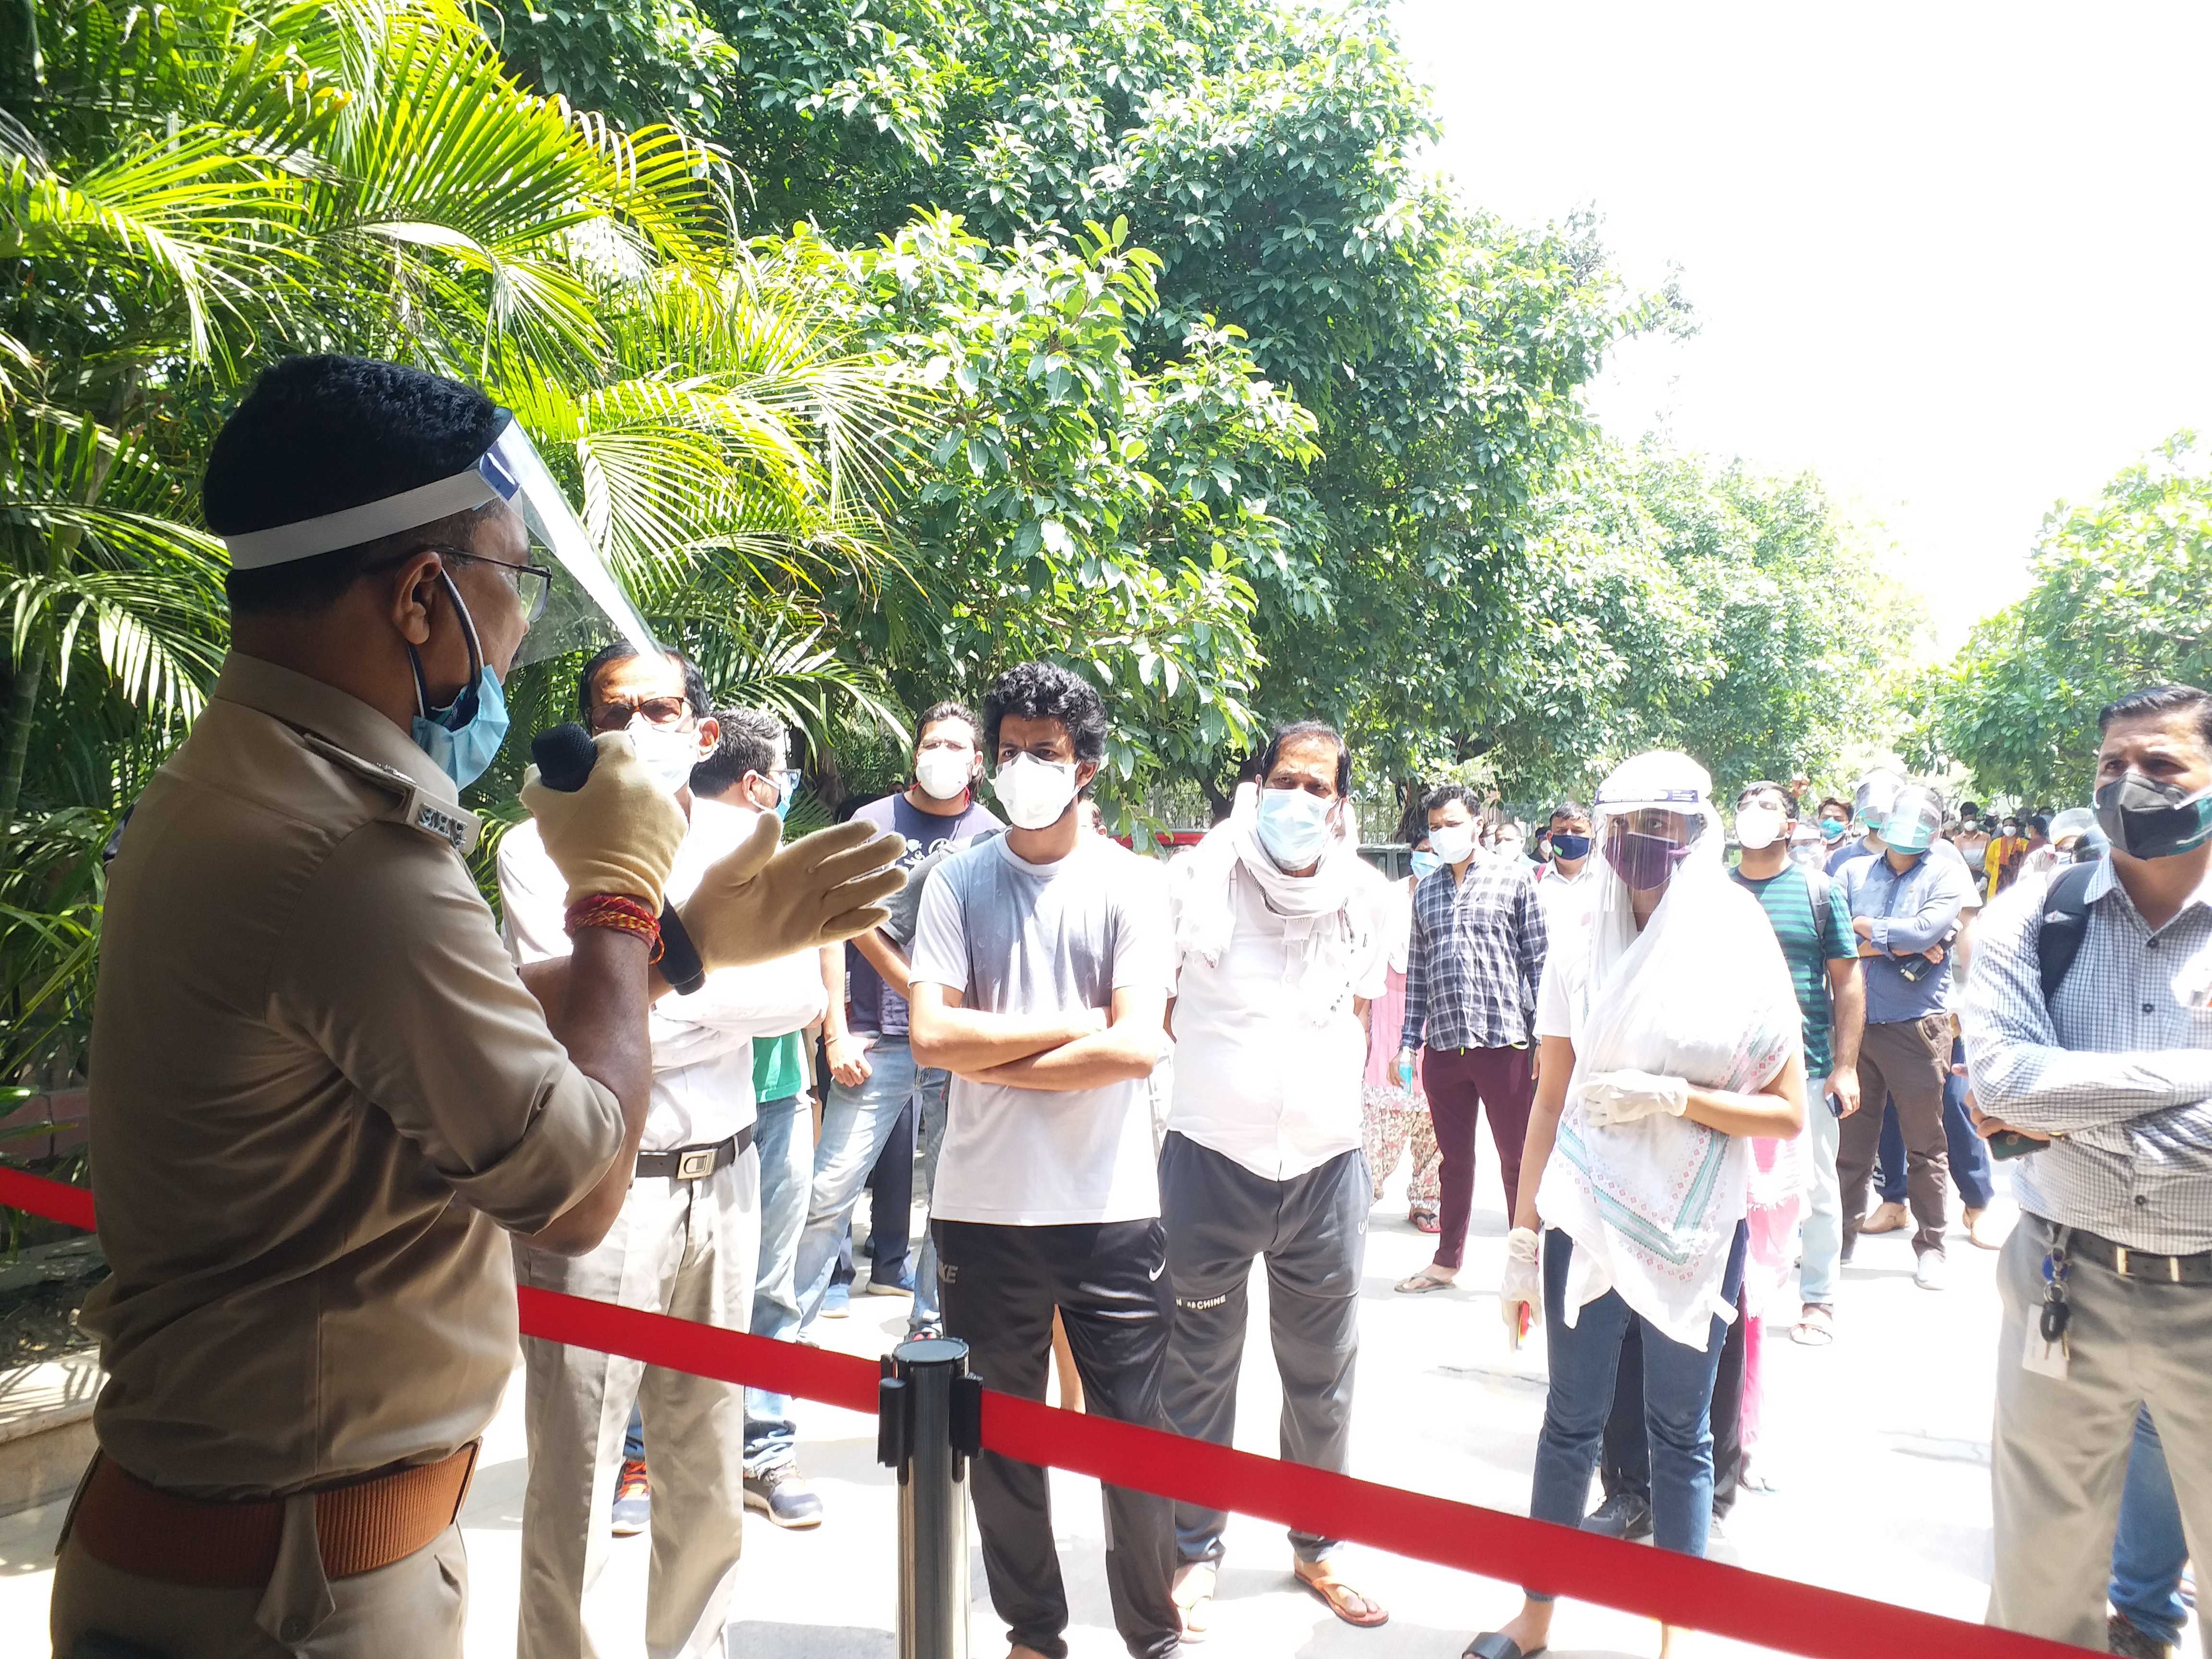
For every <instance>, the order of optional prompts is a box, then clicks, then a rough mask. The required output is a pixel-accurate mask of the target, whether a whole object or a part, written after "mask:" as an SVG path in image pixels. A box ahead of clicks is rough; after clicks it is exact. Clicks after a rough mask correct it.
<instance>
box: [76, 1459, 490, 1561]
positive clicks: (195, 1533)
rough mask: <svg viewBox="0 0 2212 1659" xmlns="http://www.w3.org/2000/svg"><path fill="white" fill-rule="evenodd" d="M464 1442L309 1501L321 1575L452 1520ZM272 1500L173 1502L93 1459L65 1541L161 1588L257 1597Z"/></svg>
mask: <svg viewBox="0 0 2212 1659" xmlns="http://www.w3.org/2000/svg"><path fill="white" fill-rule="evenodd" d="M476 1464H477V1446H476V1444H475V1443H471V1444H469V1445H466V1446H464V1447H462V1448H461V1449H460V1450H459V1451H457V1452H455V1453H454V1454H453V1455H452V1456H451V1457H448V1458H447V1459H446V1460H445V1461H444V1462H440V1463H420V1464H416V1465H415V1466H413V1467H411V1468H401V1469H393V1470H391V1471H389V1472H388V1473H386V1474H377V1475H371V1476H370V1477H369V1478H368V1479H367V1480H356V1481H354V1482H352V1483H351V1484H349V1485H347V1486H332V1487H330V1488H328V1489H327V1490H325V1491H322V1492H317V1493H315V1495H314V1498H315V1539H316V1541H317V1543H318V1544H319V1545H320V1547H321V1554H322V1558H323V1572H324V1575H325V1577H330V1578H351V1577H356V1576H357V1575H359V1574H361V1573H364V1572H374V1571H376V1570H377V1569H378V1568H379V1567H388V1566H390V1565H392V1563H393V1562H394V1561H401V1560H404V1559H406V1558H407V1557H409V1556H410V1555H412V1554H414V1553H415V1552H416V1551H417V1550H419V1549H421V1548H422V1547H424V1546H425V1545H427V1544H428V1543H430V1542H431V1541H433V1540H435V1538H436V1537H437V1536H438V1534H441V1533H442V1532H444V1531H445V1530H446V1528H448V1527H450V1526H452V1525H453V1522H454V1521H455V1519H456V1518H457V1517H458V1516H459V1515H460V1512H461V1502H462V1500H463V1499H464V1498H466V1497H467V1496H468V1491H469V1477H470V1475H471V1474H473V1473H474V1472H475V1469H476ZM285 1501H286V1500H284V1499H283V1498H252V1499H248V1500H247V1501H246V1502H244V1503H238V1504H217V1503H210V1502H208V1501H206V1500H205V1499H203V1498H180V1497H179V1496H178V1495H177V1494H176V1493H174V1492H163V1491H162V1490H161V1488H160V1487H159V1486H148V1485H147V1484H146V1483H145V1482H144V1481H143V1480H140V1479H139V1478H138V1477H137V1475H135V1474H131V1472H130V1471H129V1470H128V1469H125V1468H124V1467H123V1466H122V1465H121V1464H119V1463H118V1462H114V1461H113V1460H112V1459H111V1458H108V1457H106V1456H104V1455H95V1457H94V1460H93V1466H92V1469H91V1471H90V1473H89V1474H87V1475H86V1477H85V1482H84V1491H83V1492H82V1493H81V1494H80V1495H79V1497H78V1498H77V1501H76V1512H75V1513H74V1514H73V1515H71V1516H70V1522H69V1532H70V1537H72V1538H74V1539H75V1540H76V1541H77V1542H78V1543H79V1544H80V1545H82V1547H83V1548H84V1552H85V1553H86V1554H88V1555H89V1556H91V1557H92V1558H93V1559H94V1560H96V1561H101V1562H105V1563H106V1565H109V1566H111V1567H113V1568H114V1569H115V1570H116V1571H118V1572H127V1573H131V1574H132V1575H134V1576H136V1577H140V1578H154V1579H159V1580H160V1581H161V1582H162V1583H168V1584H196V1585H199V1586H201V1587H203V1588H206V1589H258V1588H259V1587H261V1586H262V1585H264V1584H266V1583H268V1582H269V1579H270V1575H271V1574H273V1573H274V1572H275V1571H276V1547H277V1545H278V1543H279V1542H280V1541H282V1539H283V1531H284V1504H285Z"/></svg>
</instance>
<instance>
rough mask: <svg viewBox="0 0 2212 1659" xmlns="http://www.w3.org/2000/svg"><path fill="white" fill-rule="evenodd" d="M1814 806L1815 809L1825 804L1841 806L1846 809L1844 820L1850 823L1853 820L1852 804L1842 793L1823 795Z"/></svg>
mask: <svg viewBox="0 0 2212 1659" xmlns="http://www.w3.org/2000/svg"><path fill="white" fill-rule="evenodd" d="M1823 806H1840V807H1842V808H1843V809H1844V823H1850V821H1851V804H1850V802H1849V801H1847V800H1845V799H1844V798H1843V797H1842V796H1841V795H1823V796H1821V797H1820V799H1819V800H1817V801H1815V802H1814V809H1815V810H1818V809H1819V808H1820V807H1823Z"/></svg>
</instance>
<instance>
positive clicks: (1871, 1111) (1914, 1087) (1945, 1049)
mask: <svg viewBox="0 0 2212 1659" xmlns="http://www.w3.org/2000/svg"><path fill="white" fill-rule="evenodd" d="M1950 1075H1951V1017H1950V1016H1949V1015H1948V1014H1927V1015H1924V1016H1923V1017H1922V1018H1918V1019H1899V1020H1890V1021H1886V1022H1885V1023H1883V1024H1880V1025H1869V1026H1868V1027H1867V1028H1866V1035H1865V1036H1863V1037H1862V1038H1861V1039H1860V1040H1859V1109H1858V1110H1857V1111H1856V1112H1853V1113H1852V1114H1851V1115H1850V1116H1849V1117H1847V1118H1845V1119H1844V1121H1843V1123H1842V1126H1841V1128H1840V1132H1839V1133H1838V1136H1837V1143H1838V1144H1837V1149H1836V1179H1837V1184H1838V1187H1839V1188H1841V1190H1842V1194H1843V1205H1844V1244H1845V1246H1846V1247H1848V1246H1849V1245H1850V1243H1851V1241H1853V1240H1854V1239H1856V1238H1857V1237H1858V1236H1859V1223H1860V1222H1861V1221H1863V1219H1865V1213H1864V1212H1865V1210H1866V1200H1867V1181H1868V1178H1869V1176H1872V1175H1873V1174H1874V1160H1875V1152H1876V1150H1877V1149H1878V1147H1879V1146H1880V1145H1881V1103H1882V1101H1883V1100H1884V1098H1885V1097H1887V1098H1888V1099H1892V1100H1894V1101H1895V1102H1896V1103H1897V1127H1899V1129H1902V1130H1903V1131H1904V1132H1905V1197H1906V1199H1907V1200H1908V1201H1909V1202H1910V1203H1911V1206H1912V1219H1913V1223H1914V1226H1913V1232H1912V1251H1913V1254H1914V1255H1925V1254H1926V1253H1927V1252H1928V1251H1929V1250H1933V1251H1935V1252H1936V1255H1942V1254H1943V1220H1944V1208H1945V1206H1946V1203H1947V1202H1948V1200H1946V1199H1945V1197H1944V1193H1943V1183H1944V1182H1945V1181H1946V1180H1947V1179H1948V1177H1949V1176H1950V1172H1951V1146H1950V1142H1949V1141H1948V1140H1947V1139H1944V1135H1943V1085H1944V1084H1945V1083H1946V1082H1947V1081H1948V1079H1949V1078H1950ZM1820 1109H1821V1110H1822V1111H1826V1109H1827V1108H1826V1107H1825V1106H1823V1107H1821V1108H1820Z"/></svg>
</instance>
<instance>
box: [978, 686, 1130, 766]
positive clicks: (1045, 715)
mask: <svg viewBox="0 0 2212 1659" xmlns="http://www.w3.org/2000/svg"><path fill="white" fill-rule="evenodd" d="M1009 714H1012V716H1013V717H1014V718H1015V719H1016V720H1058V721H1059V722H1060V724H1061V725H1062V726H1066V728H1067V737H1068V741H1069V742H1070V743H1072V744H1074V745H1075V758H1076V759H1077V760H1079V761H1103V760H1104V759H1105V758H1106V705H1105V704H1104V703H1103V702H1100V701H1099V697H1098V694H1097V692H1096V691H1094V690H1091V685H1090V683H1089V682H1088V681H1085V680H1084V679H1081V678H1079V677H1077V676H1076V675H1073V674H1071V673H1069V672H1068V671H1067V670H1066V669H1065V668H1062V667H1061V666H1060V665H1059V664H1058V663H1051V662H1025V663H1018V664H1016V665H1014V666H1013V667H1012V668H1009V669H1008V670H1006V672H1005V673H1003V674H1001V675H1000V676H999V678H997V679H995V680H994V681H992V682H991V690H990V691H989V693H988V694H987V696H985V697H984V699H983V746H984V747H985V748H986V749H987V750H989V751H990V754H991V757H992V759H993V761H994V763H995V762H996V759H997V757H998V753H999V726H1000V723H1001V722H1002V721H1004V720H1006V716H1007V715H1009Z"/></svg>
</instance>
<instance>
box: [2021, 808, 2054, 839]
mask: <svg viewBox="0 0 2212 1659" xmlns="http://www.w3.org/2000/svg"><path fill="white" fill-rule="evenodd" d="M2027 827H2028V828H2029V829H2033V830H2034V831H2035V833H2036V834H2037V835H2039V836H2042V837H2043V838H2044V840H2045V841H2049V840H2050V839H2051V814H2050V813H2048V812H2038V813H2037V814H2036V815H2035V816H2034V817H2032V818H2030V819H2029V820H2028V821H2027Z"/></svg>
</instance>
